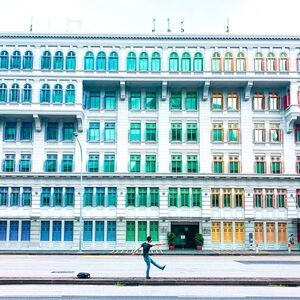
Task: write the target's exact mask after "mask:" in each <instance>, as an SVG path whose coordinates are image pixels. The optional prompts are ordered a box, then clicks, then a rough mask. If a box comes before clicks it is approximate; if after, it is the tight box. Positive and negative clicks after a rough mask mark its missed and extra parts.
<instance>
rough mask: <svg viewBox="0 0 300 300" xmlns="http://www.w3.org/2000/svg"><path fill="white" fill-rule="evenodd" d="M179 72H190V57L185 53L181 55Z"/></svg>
mask: <svg viewBox="0 0 300 300" xmlns="http://www.w3.org/2000/svg"><path fill="white" fill-rule="evenodd" d="M181 71H182V72H190V71H191V56H190V54H189V53H187V52H185V53H183V54H182V57H181Z"/></svg>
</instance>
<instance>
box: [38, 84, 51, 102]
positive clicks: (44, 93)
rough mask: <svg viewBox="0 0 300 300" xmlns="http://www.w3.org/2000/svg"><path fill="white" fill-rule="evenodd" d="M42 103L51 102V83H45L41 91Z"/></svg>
mask: <svg viewBox="0 0 300 300" xmlns="http://www.w3.org/2000/svg"><path fill="white" fill-rule="evenodd" d="M40 103H50V85H49V84H47V83H45V84H43V86H42V89H41V93H40Z"/></svg>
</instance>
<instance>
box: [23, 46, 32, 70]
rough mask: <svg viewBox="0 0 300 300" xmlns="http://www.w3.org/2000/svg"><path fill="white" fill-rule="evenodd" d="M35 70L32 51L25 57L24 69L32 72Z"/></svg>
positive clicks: (27, 52)
mask: <svg viewBox="0 0 300 300" xmlns="http://www.w3.org/2000/svg"><path fill="white" fill-rule="evenodd" d="M32 68H33V54H32V52H31V51H26V52H25V55H24V57H23V69H25V70H31V69H32Z"/></svg>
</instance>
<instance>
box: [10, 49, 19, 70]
mask: <svg viewBox="0 0 300 300" xmlns="http://www.w3.org/2000/svg"><path fill="white" fill-rule="evenodd" d="M10 68H11V69H21V52H20V51H18V50H16V51H14V52H13V55H12V57H11V62H10Z"/></svg>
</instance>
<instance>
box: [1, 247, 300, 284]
mask: <svg viewBox="0 0 300 300" xmlns="http://www.w3.org/2000/svg"><path fill="white" fill-rule="evenodd" d="M174 252H176V251H174ZM154 260H155V261H156V262H157V263H159V264H161V265H166V266H167V267H166V269H165V270H164V271H161V270H159V269H157V268H155V267H151V273H150V274H151V275H150V276H151V279H150V280H146V279H145V278H144V276H145V267H146V266H145V263H144V261H143V257H142V256H141V255H135V256H133V255H126V256H125V255H99V253H98V255H90V254H85V255H20V254H18V255H12V254H11V255H0V264H1V268H0V285H8V284H10V285H12V284H17V285H18V284H67V285H68V284H69V285H72V284H73V285H74V284H76V285H77V284H79V285H80V284H87V285H117V286H123V285H130V286H137V285H243V286H245V285H249V286H251V285H255V286H256V285H260V286H269V285H271V286H272V285H275V286H278V285H282V286H300V256H299V255H287V254H286V253H285V255H284V254H283V253H280V256H278V255H271V254H267V256H263V255H254V253H251V255H248V256H246V255H243V256H241V255H220V254H219V253H218V254H217V255H214V256H211V255H197V256H196V255H187V254H186V255H184V256H180V257H179V256H178V255H157V256H154ZM78 272H88V273H90V274H91V278H90V279H78V278H77V277H76V275H77V274H78Z"/></svg>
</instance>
